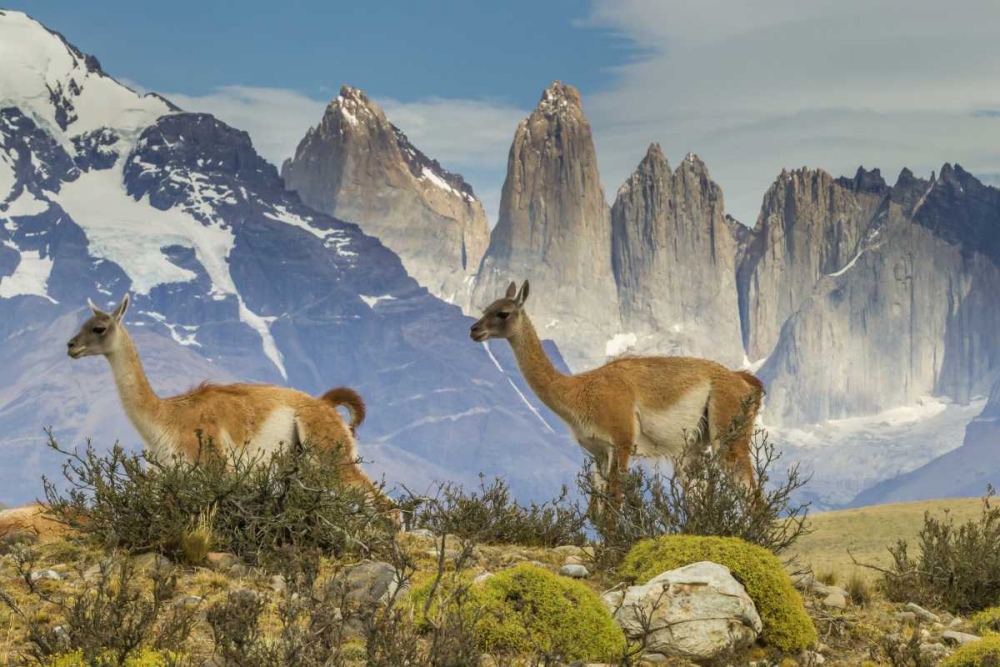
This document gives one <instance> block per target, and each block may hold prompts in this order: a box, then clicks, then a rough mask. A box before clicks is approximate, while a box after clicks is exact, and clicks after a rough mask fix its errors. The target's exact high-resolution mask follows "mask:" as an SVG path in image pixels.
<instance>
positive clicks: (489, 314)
mask: <svg viewBox="0 0 1000 667" xmlns="http://www.w3.org/2000/svg"><path fill="white" fill-rule="evenodd" d="M527 298H528V281H527V280H525V281H524V284H523V285H521V291H520V292H518V290H517V285H516V284H515V283H511V284H510V287H508V288H507V294H506V296H504V298H502V299H497V300H496V301H494V302H493V303H491V304H490V305H489V307H488V308H487V309H486V310H485V311H483V316H482V317H481V318H480V319H479V321H478V322H476V323H475V324H473V325H472V330H471V331H470V332H469V337H470V338H472V340H474V341H476V342H477V343H483V342H485V341H487V340H489V339H490V338H510V337H511V335H512V334H513V333H514V332H515V331H517V328H518V326H519V324H520V319H521V312H522V310H523V308H524V302H525V301H526V300H527Z"/></svg>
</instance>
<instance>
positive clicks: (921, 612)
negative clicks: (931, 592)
mask: <svg viewBox="0 0 1000 667" xmlns="http://www.w3.org/2000/svg"><path fill="white" fill-rule="evenodd" d="M906 609H907V610H908V611H912V612H913V613H914V614H916V615H917V616H919V617H920V620H921V621H926V622H928V623H940V622H941V619H940V618H939V617H938V615H937V614H932V613H931V612H929V611H927V610H926V609H924V608H923V607H921V606H920V605H918V604H914V603H912V602H908V603H907V604H906Z"/></svg>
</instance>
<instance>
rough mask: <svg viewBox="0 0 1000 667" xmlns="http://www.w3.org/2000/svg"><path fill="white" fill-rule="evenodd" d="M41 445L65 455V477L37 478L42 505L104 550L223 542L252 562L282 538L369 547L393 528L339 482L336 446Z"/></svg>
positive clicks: (184, 554) (189, 553)
mask: <svg viewBox="0 0 1000 667" xmlns="http://www.w3.org/2000/svg"><path fill="white" fill-rule="evenodd" d="M49 446H50V447H51V448H52V449H53V450H55V451H56V452H59V453H61V454H63V455H65V456H66V457H68V460H67V462H66V464H65V465H64V467H63V476H64V478H65V484H64V485H56V484H55V483H53V482H52V481H50V480H45V481H44V488H45V498H46V502H47V505H48V511H49V513H50V514H51V515H52V516H53V517H54V518H55V519H56V520H58V521H59V522H62V523H64V524H66V525H68V526H70V527H71V528H74V529H76V530H78V531H80V532H81V533H83V534H85V535H86V536H88V537H90V538H91V539H93V540H95V541H96V542H98V543H99V544H101V545H102V546H104V547H106V548H110V549H122V550H126V551H130V552H144V551H155V552H158V553H162V554H164V555H166V556H169V557H171V558H173V559H175V560H180V561H182V562H188V563H189V564H191V565H197V564H198V562H199V559H200V558H201V557H204V555H205V553H207V551H209V550H212V551H226V552H230V553H233V554H235V555H237V556H239V557H240V558H242V559H244V560H245V561H247V562H248V563H250V564H256V563H260V562H262V561H264V560H266V559H267V558H268V557H269V556H270V555H273V554H274V553H275V552H276V551H277V550H278V549H280V548H282V547H285V546H289V545H291V546H296V547H301V548H317V549H320V550H321V551H323V552H324V553H327V554H331V555H341V554H361V555H372V554H375V553H378V552H379V551H380V550H383V549H384V548H386V545H387V544H389V542H391V536H392V534H393V533H394V532H395V526H394V524H393V520H392V518H391V517H390V516H388V515H387V514H385V513H384V512H381V511H378V510H377V509H376V508H375V506H374V504H373V503H372V499H371V496H370V494H368V493H366V492H365V491H364V490H361V489H358V488H356V487H350V486H346V485H344V484H343V483H342V482H341V477H340V466H341V465H342V464H343V461H342V458H341V457H340V456H339V454H338V453H337V452H336V451H332V450H330V449H327V448H313V447H311V446H310V445H309V444H308V443H306V444H304V445H301V446H298V447H287V448H281V449H278V450H277V451H275V452H274V453H272V454H270V455H256V456H254V455H251V454H249V453H247V451H246V450H238V451H231V452H221V451H219V449H218V448H216V447H215V446H213V444H212V443H211V442H210V441H205V442H204V443H203V446H202V447H201V449H200V452H199V454H198V456H197V457H196V458H195V460H194V461H188V460H187V459H186V458H183V457H180V456H175V457H173V458H171V459H170V460H168V461H161V460H157V459H153V458H151V457H148V456H146V455H145V454H144V453H127V452H126V451H125V450H124V449H123V448H122V447H121V446H119V445H115V446H114V447H112V448H111V451H110V452H108V453H107V454H105V455H101V454H99V453H98V452H97V451H96V450H95V449H94V448H93V446H91V444H90V443H88V444H87V446H86V448H85V449H84V451H83V452H82V453H78V452H75V451H67V450H64V449H62V448H61V447H60V446H59V445H58V443H57V442H56V441H55V439H53V438H52V436H51V434H50V435H49ZM352 463H353V462H352ZM63 486H67V487H68V490H66V491H63V490H62V488H63Z"/></svg>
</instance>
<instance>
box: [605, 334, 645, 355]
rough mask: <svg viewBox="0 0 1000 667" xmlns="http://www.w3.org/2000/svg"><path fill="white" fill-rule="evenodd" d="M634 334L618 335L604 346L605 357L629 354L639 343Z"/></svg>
mask: <svg viewBox="0 0 1000 667" xmlns="http://www.w3.org/2000/svg"><path fill="white" fill-rule="evenodd" d="M638 340H639V339H638V338H637V337H636V335H635V334H634V333H617V334H615V335H614V336H613V337H612V338H611V340H609V341H608V342H607V343H606V344H605V345H604V355H605V356H607V357H617V356H618V355H620V354H624V353H626V352H628V351H629V350H630V349H631V348H632V347H634V346H635V344H636V342H638Z"/></svg>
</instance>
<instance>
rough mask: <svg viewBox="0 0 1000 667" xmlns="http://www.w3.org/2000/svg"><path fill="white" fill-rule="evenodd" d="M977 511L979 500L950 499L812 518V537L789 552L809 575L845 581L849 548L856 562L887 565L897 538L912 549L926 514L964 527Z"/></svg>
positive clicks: (831, 513) (850, 567) (824, 513)
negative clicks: (951, 519) (832, 576)
mask: <svg viewBox="0 0 1000 667" xmlns="http://www.w3.org/2000/svg"><path fill="white" fill-rule="evenodd" d="M981 508H982V501H981V500H980V499H979V498H948V499H945V500H922V501H918V502H911V503H897V504H893V505H874V506H872V507H862V508H859V509H851V510H841V511H838V512H823V513H821V514H816V515H814V516H812V517H811V518H810V524H811V527H812V529H813V532H812V534H810V535H808V536H806V537H804V538H802V539H801V540H799V542H798V543H797V544H796V545H795V546H794V547H793V548H792V552H791V553H792V555H794V556H797V557H798V560H799V562H801V563H802V564H807V565H811V566H812V568H813V571H815V572H817V573H824V572H831V571H832V572H835V573H836V574H837V575H838V579H839V580H840V581H841V582H843V581H845V580H846V579H847V577H848V576H849V575H850V574H851V572H852V571H853V570H854V567H855V566H854V564H853V563H852V561H851V557H850V555H849V554H848V549H850V551H851V553H853V554H854V556H855V557H856V558H857V559H858V561H860V562H863V563H872V564H876V565H880V566H886V565H888V564H889V563H890V562H891V560H892V559H891V556H889V552H888V551H887V550H886V547H888V546H890V545H893V544H895V543H896V541H897V540H900V539H904V540H906V541H907V542H909V543H910V544H915V543H916V542H917V533H919V532H920V529H921V528H922V527H923V522H924V513H925V512H931V513H932V514H936V515H940V514H941V513H943V512H945V511H947V512H950V513H951V515H952V516H953V517H954V519H955V521H956V522H957V523H962V522H965V521H968V520H969V519H974V518H976V517H978V516H979V512H980V510H981Z"/></svg>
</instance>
